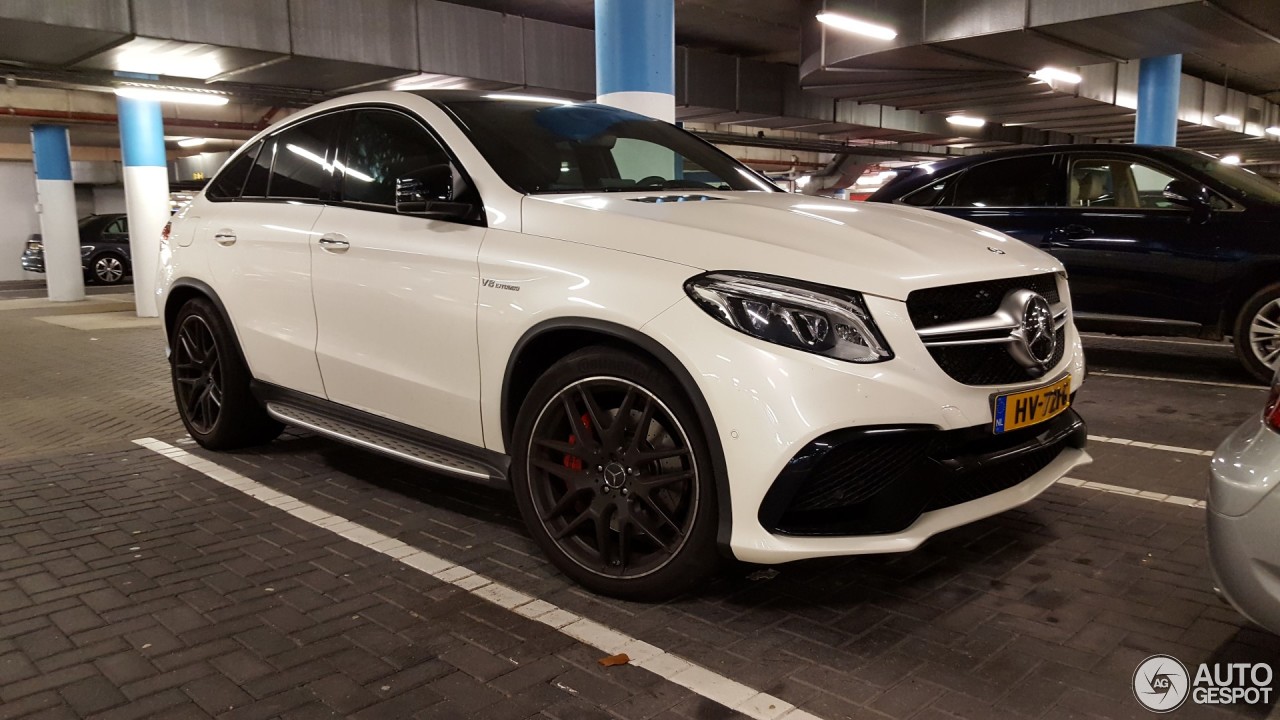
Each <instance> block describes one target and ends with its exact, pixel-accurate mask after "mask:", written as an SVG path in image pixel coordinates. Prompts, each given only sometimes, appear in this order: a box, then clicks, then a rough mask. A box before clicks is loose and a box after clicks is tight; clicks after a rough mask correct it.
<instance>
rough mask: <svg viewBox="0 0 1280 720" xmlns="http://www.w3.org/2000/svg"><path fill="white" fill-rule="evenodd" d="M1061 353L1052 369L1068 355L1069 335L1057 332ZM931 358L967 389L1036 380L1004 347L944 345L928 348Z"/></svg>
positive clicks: (1056, 354)
mask: <svg viewBox="0 0 1280 720" xmlns="http://www.w3.org/2000/svg"><path fill="white" fill-rule="evenodd" d="M1057 338H1058V349H1057V350H1055V351H1054V353H1053V359H1052V360H1050V361H1049V368H1050V369H1052V368H1055V367H1057V366H1058V363H1060V362H1062V356H1063V355H1065V354H1066V351H1067V331H1066V329H1065V328H1058V332H1057ZM929 354H930V355H932V356H933V360H934V362H936V363H938V367H940V368H942V371H943V372H945V373H946V374H948V375H950V376H951V378H952V379H953V380H955V381H957V382H962V383H964V384H965V385H1011V384H1014V383H1024V382H1027V381H1028V380H1031V379H1033V378H1034V377H1035V376H1033V375H1032V374H1031V373H1029V372H1027V369H1026V368H1024V367H1023V366H1021V365H1019V364H1018V362H1017V361H1016V360H1014V359H1013V356H1012V355H1010V354H1009V350H1008V347H1007V346H1006V345H1004V344H1003V343H988V344H985V345H942V346H940V347H931V348H929Z"/></svg>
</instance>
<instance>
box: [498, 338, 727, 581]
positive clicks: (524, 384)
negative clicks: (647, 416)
mask: <svg viewBox="0 0 1280 720" xmlns="http://www.w3.org/2000/svg"><path fill="white" fill-rule="evenodd" d="M593 345H603V346H606V347H612V348H616V349H619V350H624V351H628V352H632V353H636V354H637V355H640V356H641V357H646V358H648V359H650V360H652V361H654V362H656V363H657V364H658V365H659V366H660V367H662V368H664V369H665V370H666V371H667V372H668V373H670V374H671V376H672V377H673V378H675V380H676V383H677V384H679V386H680V389H681V390H682V391H683V392H684V394H685V397H686V398H688V400H689V402H690V403H691V404H692V405H693V408H694V413H696V415H697V420H698V423H699V425H701V426H702V428H703V431H704V435H705V436H706V439H707V446H708V448H709V449H710V451H711V466H712V470H713V472H714V474H715V484H716V499H717V514H718V516H719V517H718V518H717V521H716V525H717V527H716V543H717V545H718V546H719V547H720V550H721V552H722V553H727V554H729V555H728V556H730V557H731V556H732V555H731V553H729V539H730V535H731V531H732V529H733V505H732V502H731V501H730V487H729V474H728V467H727V464H726V463H725V459H724V448H723V446H722V445H721V442H720V434H719V432H718V431H717V430H716V423H715V416H714V415H712V413H711V407H710V406H709V405H708V404H707V401H706V398H705V397H703V395H702V391H701V390H700V389H699V388H698V385H697V383H696V382H694V379H693V376H692V375H691V374H690V373H689V371H688V370H687V369H686V368H685V366H684V364H683V363H681V362H680V361H679V359H677V358H676V356H675V355H674V354H672V352H671V351H670V350H668V349H667V348H665V347H664V346H663V345H662V344H661V343H659V342H658V341H657V340H654V339H653V338H651V337H649V336H648V335H645V334H644V333H642V332H640V331H638V330H635V329H632V328H629V327H627V326H625V325H619V324H617V323H612V322H608V321H605V320H597V319H594V318H578V317H564V318H555V319H551V320H544V321H543V322H540V323H538V324H537V325H534V326H533V327H531V328H529V330H527V331H526V332H525V333H524V335H522V336H520V339H519V340H518V341H517V342H516V344H515V347H514V348H513V349H512V351H511V356H510V358H508V360H507V368H506V372H505V373H504V374H503V378H502V396H501V398H502V405H501V422H502V442H503V445H504V447H506V448H508V451H509V449H510V447H511V440H512V438H511V435H512V433H513V432H514V430H515V419H516V414H517V412H518V410H519V406H520V400H521V399H522V398H524V397H525V396H526V395H528V392H529V390H530V388H532V387H533V384H534V383H535V382H536V381H537V379H538V378H539V377H541V376H542V374H543V373H545V372H546V371H547V370H548V369H549V368H550V367H551V366H552V365H554V364H555V363H556V362H557V361H558V360H560V359H561V358H563V357H566V356H568V355H569V354H571V353H573V352H576V351H577V350H580V349H582V348H585V347H590V346H593Z"/></svg>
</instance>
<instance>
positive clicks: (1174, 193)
mask: <svg viewBox="0 0 1280 720" xmlns="http://www.w3.org/2000/svg"><path fill="white" fill-rule="evenodd" d="M1163 194H1164V199H1165V200H1168V201H1169V202H1171V203H1177V204H1178V205H1182V206H1184V207H1189V208H1191V209H1193V210H1197V209H1203V208H1207V207H1209V202H1210V199H1209V198H1210V196H1209V188H1207V187H1205V186H1203V185H1200V184H1198V183H1193V182H1191V181H1190V180H1170V181H1169V184H1168V185H1165V186H1164V193H1163Z"/></svg>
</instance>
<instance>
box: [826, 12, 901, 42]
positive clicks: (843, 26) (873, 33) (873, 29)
mask: <svg viewBox="0 0 1280 720" xmlns="http://www.w3.org/2000/svg"><path fill="white" fill-rule="evenodd" d="M815 17H816V18H817V20H818V22H820V23H822V24H823V25H830V26H831V27H833V28H836V29H837V30H846V31H848V32H851V33H857V34H858V35H865V36H867V37H873V38H876V39H877V40H892V39H894V38H896V37H898V31H896V30H894V29H893V28H889V27H885V26H884V25H876V24H875V23H869V22H867V21H865V20H856V19H854V18H851V17H849V16H848V15H838V14H836V13H829V12H824V13H818V14H817V15H816V16H815Z"/></svg>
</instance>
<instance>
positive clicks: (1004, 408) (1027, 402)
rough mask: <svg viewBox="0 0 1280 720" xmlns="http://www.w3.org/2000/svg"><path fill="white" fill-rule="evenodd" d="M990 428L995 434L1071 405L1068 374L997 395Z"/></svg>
mask: <svg viewBox="0 0 1280 720" xmlns="http://www.w3.org/2000/svg"><path fill="white" fill-rule="evenodd" d="M994 405H995V408H994V410H995V412H994V416H995V419H994V421H993V424H992V428H991V431H992V432H994V433H996V434H997V435H998V434H1000V433H1003V432H1009V431H1010V430H1017V429H1018V428H1024V427H1027V426H1028V425H1035V424H1036V423H1041V422H1044V421H1045V420H1048V419H1049V418H1051V417H1053V416H1055V415H1057V414H1058V413H1061V412H1063V411H1064V410H1066V409H1067V408H1068V407H1069V406H1070V405H1071V376H1070V375H1067V376H1066V377H1064V378H1062V379H1061V380H1059V381H1057V382H1055V383H1054V384H1052V385H1046V386H1044V387H1039V388H1036V389H1034V390H1023V391H1022V392H1016V393H1007V394H1004V395H996V396H995V400H994Z"/></svg>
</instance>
